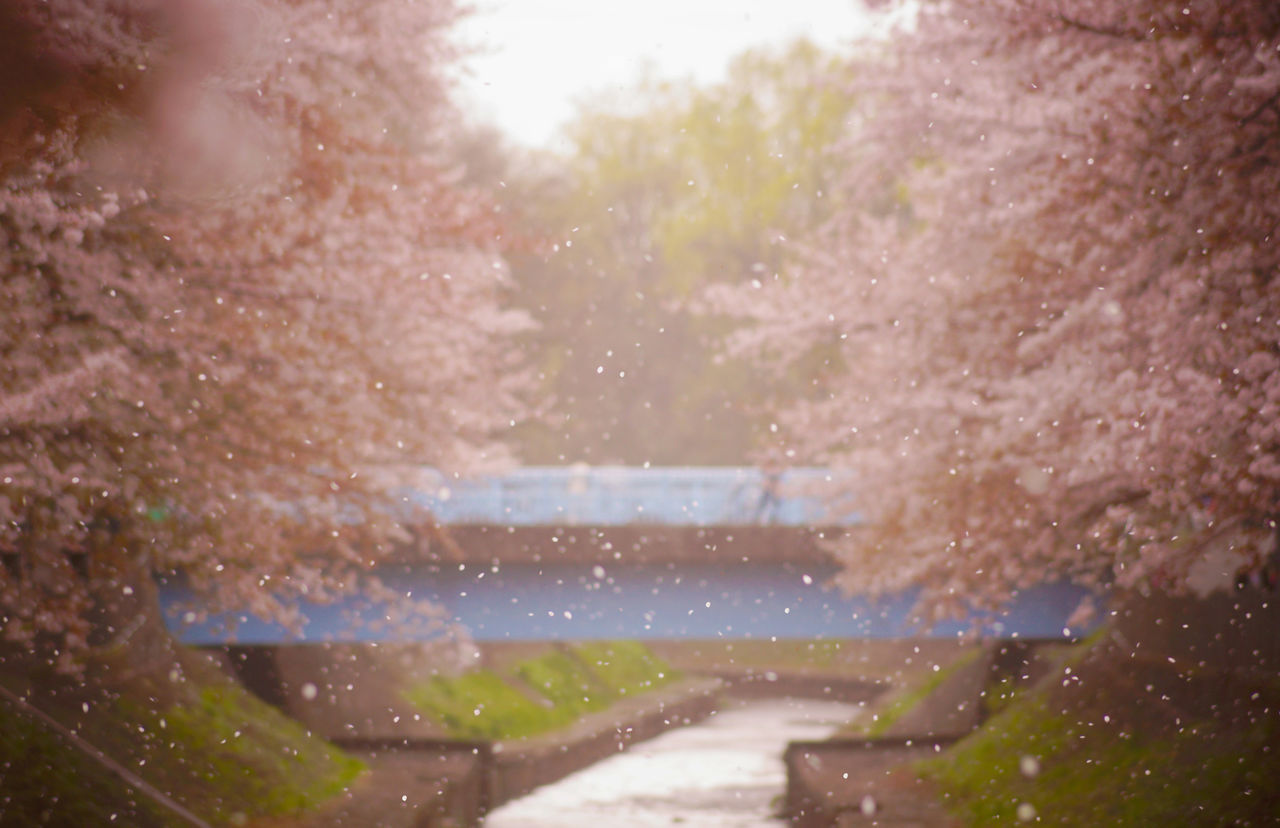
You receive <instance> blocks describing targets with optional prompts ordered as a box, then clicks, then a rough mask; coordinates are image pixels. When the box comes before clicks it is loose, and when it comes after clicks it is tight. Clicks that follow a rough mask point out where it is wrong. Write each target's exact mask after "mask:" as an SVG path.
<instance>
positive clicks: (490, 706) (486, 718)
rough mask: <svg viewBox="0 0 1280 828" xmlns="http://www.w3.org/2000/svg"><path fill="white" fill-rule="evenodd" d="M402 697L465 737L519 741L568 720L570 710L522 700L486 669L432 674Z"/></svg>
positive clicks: (512, 689) (452, 732)
mask: <svg viewBox="0 0 1280 828" xmlns="http://www.w3.org/2000/svg"><path fill="white" fill-rule="evenodd" d="M405 698H407V699H408V700H409V701H410V703H412V704H413V705H414V706H416V707H417V708H418V709H420V710H422V711H423V712H424V713H427V714H428V715H430V716H432V717H433V718H435V720H436V721H438V722H439V723H440V724H442V725H444V727H445V728H446V729H447V730H448V731H449V734H450V735H451V736H456V737H461V738H468V739H519V738H522V737H525V736H532V735H534V734H536V733H541V732H543V731H546V730H550V729H552V728H555V727H559V726H561V725H564V724H567V723H569V722H570V721H572V720H573V713H572V711H570V710H566V709H564V708H557V707H556V706H555V705H554V704H552V703H551V702H550V701H547V702H545V703H542V702H539V701H536V700H534V699H532V698H530V697H529V696H526V695H525V694H524V693H521V692H520V691H519V690H518V689H516V688H515V687H512V686H511V685H510V684H508V683H506V682H505V681H503V679H502V677H501V676H499V675H498V674H497V673H495V672H493V671H492V670H473V671H471V672H468V673H463V674H462V675H461V676H457V677H455V678H444V677H441V676H437V677H435V678H433V679H431V680H430V681H428V682H426V683H424V684H419V685H416V686H415V687H412V688H410V689H409V690H407V691H406V692H405Z"/></svg>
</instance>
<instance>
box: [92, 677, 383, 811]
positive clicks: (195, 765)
mask: <svg viewBox="0 0 1280 828" xmlns="http://www.w3.org/2000/svg"><path fill="white" fill-rule="evenodd" d="M192 689H193V690H194V691H195V692H193V693H192V694H191V698H189V699H185V700H182V701H180V702H178V703H175V704H172V705H169V706H168V707H165V708H162V709H153V708H150V707H146V706H142V705H139V704H138V703H136V701H134V700H132V699H129V698H127V697H126V698H124V699H121V700H120V701H119V702H117V707H118V710H119V712H120V714H121V716H122V718H123V720H124V721H125V722H127V723H128V725H129V726H130V727H131V728H132V729H133V730H134V731H135V732H136V734H137V741H136V742H135V743H134V744H133V745H132V746H131V747H132V748H133V749H132V750H130V759H131V760H132V763H133V764H135V765H137V766H139V767H141V768H145V767H147V766H148V765H149V766H152V767H153V768H155V771H154V772H153V774H152V776H153V777H154V783H155V784H157V786H163V785H165V784H168V785H171V786H173V785H176V786H180V787H182V788H185V789H187V793H186V795H185V797H184V798H185V799H186V801H187V806H188V807H189V808H191V809H192V810H194V811H196V812H197V813H201V814H204V815H208V816H209V817H210V818H212V819H215V820H219V821H221V820H226V819H238V818H239V816H238V815H243V816H245V817H249V816H281V815H287V814H298V813H303V812H306V811H308V810H311V809H312V808H315V807H317V806H318V805H320V804H321V803H323V802H324V801H325V800H327V799H329V798H331V797H333V796H336V795H337V794H339V793H341V792H342V791H343V790H344V789H345V788H346V787H347V786H349V785H350V784H351V783H352V782H353V781H354V780H355V778H356V777H357V776H359V775H360V773H361V772H362V770H363V769H364V765H363V763H361V762H360V761H359V760H356V759H354V758H352V757H349V756H346V755H345V754H343V753H342V752H341V751H340V750H338V749H336V748H334V747H333V746H332V745H329V744H328V743H327V742H324V741H323V740H321V739H318V738H316V737H314V736H312V735H311V734H310V733H308V732H307V731H305V730H304V729H303V728H302V727H301V725H299V724H298V723H297V722H295V721H294V720H292V719H290V718H288V717H286V716H285V715H284V714H283V713H281V712H280V711H278V710H276V709H275V708H274V707H271V706H270V705H268V704H266V703H264V702H262V701H260V700H259V699H257V698H256V697H254V696H252V695H250V694H249V693H247V692H246V691H245V690H243V689H242V688H240V687H239V686H237V685H234V684H229V683H227V684H216V685H211V686H205V687H202V688H199V689H198V690H197V689H196V688H192ZM192 782H194V783H196V784H195V785H191V784H190V783H192ZM162 789H163V787H162Z"/></svg>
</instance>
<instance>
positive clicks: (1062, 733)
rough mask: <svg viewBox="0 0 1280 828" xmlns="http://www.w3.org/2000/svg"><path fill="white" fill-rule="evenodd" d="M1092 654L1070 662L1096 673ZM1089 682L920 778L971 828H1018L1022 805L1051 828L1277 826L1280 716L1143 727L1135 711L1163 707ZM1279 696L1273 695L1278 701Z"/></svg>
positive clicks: (1001, 719) (1004, 716)
mask: <svg viewBox="0 0 1280 828" xmlns="http://www.w3.org/2000/svg"><path fill="white" fill-rule="evenodd" d="M1086 649H1087V646H1086V647H1083V648H1081V650H1080V651H1078V652H1077V653H1075V654H1073V657H1072V658H1070V659H1069V660H1068V661H1066V662H1064V663H1066V664H1070V665H1075V667H1074V668H1073V669H1074V670H1075V671H1076V672H1080V670H1088V669H1089V666H1088V665H1087V664H1086V665H1084V666H1083V667H1081V666H1080V665H1081V659H1082V657H1083V654H1084V651H1085V650H1086ZM1057 675H1062V672H1061V671H1059V672H1058V673H1057ZM1089 675H1090V678H1089V679H1087V680H1086V683H1085V685H1082V687H1083V688H1086V689H1066V690H1064V689H1063V687H1061V686H1056V685H1055V684H1054V683H1049V684H1047V685H1042V686H1040V687H1038V688H1036V689H1031V690H1026V691H1022V692H1019V693H1017V694H1015V695H1014V696H1013V697H1012V698H1011V699H1009V700H1008V701H1006V702H1005V703H1004V704H1003V706H1002V708H1001V709H1000V712H998V713H997V714H996V715H994V716H993V717H992V718H991V719H989V720H988V721H987V722H986V723H985V724H984V726H983V727H982V728H981V729H980V730H978V731H976V732H975V733H974V734H973V735H971V736H969V737H967V738H965V739H963V740H962V741H960V742H959V743H957V745H956V746H955V747H953V748H952V749H951V750H949V751H947V752H946V753H945V754H942V755H941V756H938V757H935V758H931V759H929V760H927V761H924V762H922V763H919V764H918V765H917V770H918V771H919V772H920V773H921V774H922V775H924V776H926V777H929V778H930V779H932V780H933V781H934V782H935V783H936V784H937V785H938V787H939V789H940V790H941V791H942V792H943V793H944V794H945V796H946V798H947V801H948V802H949V803H950V806H951V808H952V810H953V812H954V814H955V815H956V816H958V817H960V818H961V819H962V820H963V821H964V822H965V823H966V824H968V825H974V826H980V825H981V826H986V825H1002V824H1003V825H1008V824H1014V823H1018V806H1019V805H1020V804H1021V803H1026V804H1027V805H1029V806H1031V807H1032V808H1034V813H1035V815H1036V816H1037V817H1038V819H1039V820H1040V822H1041V823H1043V824H1057V825H1082V826H1088V825H1108V826H1135V828H1136V826H1149V825H1162V824H1163V825H1177V826H1201V825H1203V826H1218V825H1275V824H1280V717H1277V716H1276V714H1275V707H1274V706H1273V705H1272V706H1268V705H1267V704H1264V703H1261V702H1257V698H1258V697H1257V696H1256V694H1255V695H1254V697H1253V699H1252V701H1253V703H1254V705H1255V706H1256V709H1258V710H1261V711H1263V712H1262V713H1260V714H1256V715H1241V716H1237V717H1236V719H1235V721H1234V722H1233V721H1229V720H1228V719H1226V718H1223V719H1222V720H1215V721H1207V720H1203V719H1202V720H1196V719H1192V718H1190V717H1188V716H1186V715H1185V714H1183V715H1182V716H1177V714H1176V712H1175V713H1171V714H1170V715H1169V716H1168V717H1166V718H1167V720H1166V721H1163V722H1161V721H1159V719H1158V717H1159V716H1161V715H1163V714H1160V713H1155V714H1153V713H1151V712H1150V711H1149V710H1148V711H1147V712H1146V713H1145V715H1143V716H1140V717H1138V718H1136V719H1135V718H1133V717H1132V716H1131V715H1130V713H1129V711H1128V710H1127V708H1130V707H1132V706H1133V705H1136V704H1145V705H1150V704H1153V703H1156V702H1154V701H1152V700H1151V699H1146V700H1143V701H1141V702H1140V701H1138V700H1137V699H1135V698H1134V697H1133V694H1132V690H1131V689H1129V688H1127V687H1125V686H1114V685H1113V686H1109V685H1108V684H1107V683H1106V681H1105V679H1104V678H1102V676H1103V675H1105V674H1100V673H1098V672H1096V671H1095V672H1093V673H1090V674H1089ZM1061 684H1062V683H1061V682H1059V683H1058V685H1061ZM1278 691H1280V687H1273V688H1271V690H1270V691H1265V692H1269V693H1270V694H1272V695H1271V696H1270V697H1273V698H1274V697H1280V692H1278ZM1246 698H1247V697H1246ZM1224 701H1226V700H1224ZM1174 717H1176V718H1174ZM1121 721H1130V722H1131V724H1130V725H1125V726H1122V725H1120V724H1119V722H1121ZM1134 724H1136V725H1137V726H1133V725H1134Z"/></svg>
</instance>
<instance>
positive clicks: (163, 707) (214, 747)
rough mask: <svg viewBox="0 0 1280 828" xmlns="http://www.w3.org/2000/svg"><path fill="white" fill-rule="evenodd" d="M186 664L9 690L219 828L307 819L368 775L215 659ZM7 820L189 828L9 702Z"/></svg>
mask: <svg viewBox="0 0 1280 828" xmlns="http://www.w3.org/2000/svg"><path fill="white" fill-rule="evenodd" d="M176 659H177V660H176V662H175V663H174V665H173V667H172V669H171V670H168V671H164V672H163V674H160V673H159V672H156V673H142V674H132V675H130V676H129V677H128V678H127V679H125V680H122V681H115V682H112V683H111V685H110V686H109V687H102V686H91V687H79V686H77V685H75V684H73V683H70V682H67V681H65V680H63V679H59V678H56V677H55V678H47V679H43V680H41V681H39V682H33V681H32V680H31V679H30V677H25V678H23V679H18V678H16V677H14V676H10V677H8V678H6V679H5V682H4V683H5V685H6V686H7V687H9V689H10V690H12V691H14V692H16V693H18V694H20V695H26V697H27V698H28V699H29V700H30V701H31V702H32V703H33V704H36V705H37V706H38V707H39V708H40V709H41V710H43V711H44V712H45V713H47V714H49V715H50V716H52V717H53V718H54V719H55V720H57V721H58V722H59V723H60V724H62V725H64V726H65V727H67V728H68V729H70V730H72V731H73V732H74V733H76V734H77V735H79V736H80V737H81V738H83V739H84V740H85V741H87V742H88V743H89V744H91V745H93V746H94V747H95V748H97V749H98V750H101V751H102V752H103V753H105V754H106V755H108V756H110V757H111V758H112V759H114V760H115V761H116V762H118V763H119V764H121V765H123V766H125V767H126V768H128V769H130V770H132V771H133V772H134V773H136V774H137V775H138V776H139V777H141V778H142V779H143V780H144V781H145V782H147V783H149V784H150V785H152V786H153V787H155V788H157V789H158V790H160V791H163V792H165V793H167V794H168V795H170V796H171V797H172V798H173V799H174V800H175V801H177V802H178V803H179V804H181V805H182V806H184V807H185V808H187V809H188V810H190V811H191V812H193V813H194V814H196V815H197V816H199V817H201V818H203V819H206V820H208V821H209V822H211V823H213V824H215V825H226V824H232V825H236V824H247V823H250V822H252V821H254V820H255V819H258V818H261V817H279V816H285V815H290V814H297V813H302V812H305V811H307V810H310V809H312V808H314V807H316V806H317V805H319V804H320V803H322V802H323V801H325V800H326V799H329V798H330V797H332V796H334V795H336V794H337V793H339V792H341V791H342V790H343V789H344V788H346V787H347V786H348V785H349V784H350V783H351V782H352V781H353V780H354V779H355V778H356V777H357V776H358V775H360V773H361V772H362V771H363V765H362V764H361V763H360V762H359V761H358V760H355V759H353V758H351V757H348V756H345V755H344V754H343V753H342V752H341V751H339V750H337V749H336V748H334V747H333V746H331V745H329V744H328V743H327V742H324V741H323V740H321V739H319V738H317V737H315V736H312V735H311V734H310V733H308V732H307V731H306V730H304V729H303V728H302V727H301V726H300V725H298V724H297V723H296V722H294V721H293V720H292V719H289V718H287V717H286V716H284V714H282V713H280V712H279V711H278V710H276V709H275V708H273V707H271V706H269V705H267V704H265V703H263V702H261V701H259V700H258V699H257V698H255V697H253V696H252V695H250V694H249V693H248V692H247V691H245V690H244V689H243V688H241V687H240V685H238V684H236V683H235V682H233V681H231V680H230V679H228V678H227V677H226V676H224V675H223V674H222V673H221V672H220V671H219V670H218V669H217V668H216V667H215V666H214V665H213V664H212V663H210V662H209V661H208V659H207V658H206V657H205V656H203V655H201V654H199V653H194V652H188V651H179V652H177V653H176ZM117 671H118V672H121V673H127V672H128V668H127V665H120V667H118V668H117ZM107 674H108V675H110V672H109V671H108V673H107ZM0 814H2V815H3V820H2V821H3V823H4V824H5V825H14V826H25V825H86V826H88V825H107V824H124V825H136V826H153V825H154V826H167V825H186V824H187V823H186V822H183V821H179V820H177V818H176V817H175V816H174V815H173V814H172V813H171V812H170V811H168V810H166V809H165V808H164V807H162V806H160V805H158V804H156V803H155V802H153V801H152V800H150V799H148V798H147V797H145V796H142V795H140V794H139V793H138V792H136V791H133V790H131V789H130V788H129V787H128V786H127V785H125V784H124V783H123V782H121V781H120V780H119V779H118V778H117V777H116V776H115V775H114V774H113V773H112V772H110V771H109V770H107V769H106V768H104V767H103V766H102V765H101V764H99V763H98V762H97V761H95V760H93V759H92V758H90V757H88V756H86V755H85V753H84V752H83V751H81V750H80V749H78V748H76V747H74V746H73V745H71V744H70V743H69V742H68V741H67V740H66V739H65V738H64V737H62V736H61V735H59V734H58V733H57V732H56V731H54V730H53V729H51V728H50V727H48V726H47V725H45V724H43V723H41V722H39V721H37V720H35V719H33V718H31V717H30V716H28V715H27V714H26V713H24V712H22V711H21V710H19V709H18V708H17V707H15V706H13V705H11V704H9V703H4V704H0Z"/></svg>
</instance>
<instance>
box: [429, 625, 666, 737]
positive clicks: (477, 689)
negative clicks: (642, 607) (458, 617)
mask: <svg viewBox="0 0 1280 828" xmlns="http://www.w3.org/2000/svg"><path fill="white" fill-rule="evenodd" d="M504 667H505V668H506V669H503V670H501V671H500V670H493V669H483V670H472V671H470V672H467V673H463V674H462V675H460V676H454V677H444V676H437V677H435V678H433V679H431V680H430V681H427V682H422V683H419V684H416V685H414V686H412V687H410V688H409V689H408V690H407V691H406V692H405V698H407V699H408V700H409V701H410V702H411V703H412V704H413V705H414V706H416V707H417V708H418V709H420V710H422V711H423V712H424V713H427V714H428V715H430V716H431V717H432V718H434V719H435V720H436V721H437V722H439V723H440V724H441V725H442V726H443V727H444V728H445V729H446V730H447V731H448V733H449V735H451V736H454V737H459V738H472V739H497V740H502V739H520V738H524V737H527V736H533V735H536V734H538V733H543V732H546V731H549V730H554V729H556V728H559V727H563V726H565V725H567V724H570V723H572V722H574V721H577V720H578V719H579V718H580V717H581V716H582V715H584V714H586V713H590V712H593V711H597V710H603V709H605V708H607V707H608V706H609V705H610V704H612V703H614V702H615V701H617V700H618V699H619V698H621V697H622V696H625V695H628V694H635V693H637V692H643V691H645V690H649V689H652V688H655V687H658V686H660V685H662V684H665V683H667V682H669V681H671V680H672V679H673V678H674V676H675V671H674V670H673V669H672V668H671V667H670V665H668V664H666V662H664V661H662V660H661V659H659V658H658V657H657V656H655V655H654V654H653V653H651V652H650V651H649V649H648V648H647V647H645V646H644V645H643V644H640V643H638V642H630V641H626V642H592V643H588V644H579V645H576V646H572V647H566V648H558V649H550V650H547V651H545V652H543V653H540V654H538V655H536V656H533V657H531V658H526V659H524V660H521V661H517V662H514V663H513V664H510V665H504Z"/></svg>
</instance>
